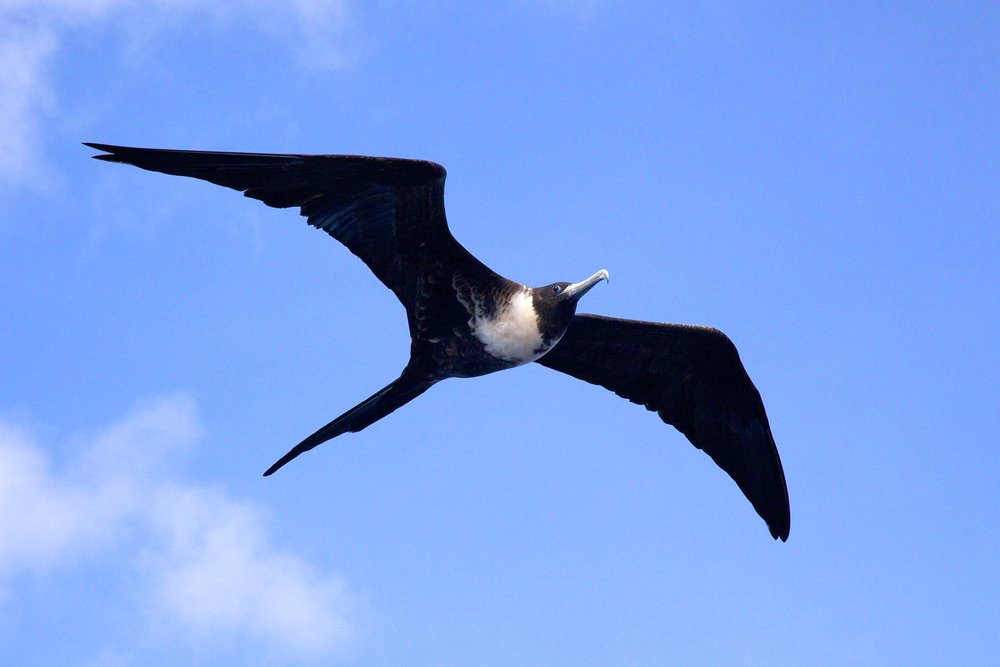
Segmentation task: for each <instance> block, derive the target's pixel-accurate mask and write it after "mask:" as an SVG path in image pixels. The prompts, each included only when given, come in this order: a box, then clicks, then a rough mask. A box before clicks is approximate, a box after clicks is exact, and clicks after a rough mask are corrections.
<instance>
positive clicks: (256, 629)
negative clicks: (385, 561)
mask: <svg viewBox="0 0 1000 667" xmlns="http://www.w3.org/2000/svg"><path fill="white" fill-rule="evenodd" d="M198 432H199V426H198V420H197V416H196V413H195V408H194V405H193V403H192V401H191V400H190V399H188V398H186V397H184V396H174V397H169V398H161V399H158V400H155V401H151V402H148V403H145V404H143V405H141V406H139V407H138V408H136V409H135V410H134V411H132V412H131V413H130V414H129V415H127V416H126V417H125V418H123V419H122V420H120V421H118V422H117V423H115V424H113V425H112V426H111V427H109V428H107V429H105V430H104V431H102V432H101V433H99V434H97V435H96V436H93V437H90V438H87V439H85V440H83V441H80V442H78V443H77V446H76V447H75V448H74V449H76V450H77V454H76V455H75V456H73V457H72V461H71V462H70V463H69V464H68V465H66V466H62V467H57V466H55V465H53V463H52V461H51V460H50V458H49V457H48V456H47V454H46V452H47V451H48V450H47V449H46V448H43V447H41V446H39V444H38V443H37V442H35V440H34V439H33V438H32V437H31V435H30V434H29V433H28V432H27V431H26V430H25V429H23V428H20V427H18V426H16V425H13V424H10V423H6V422H2V421H0V470H3V471H4V474H3V475H2V476H0V589H6V590H5V593H6V595H5V596H4V597H5V598H6V601H7V605H6V606H7V607H8V609H7V610H6V611H5V613H6V614H10V613H14V612H13V611H12V610H13V609H16V606H15V605H13V604H10V603H11V602H12V600H16V596H17V590H18V586H17V580H18V578H19V577H24V576H31V575H32V574H52V573H59V572H71V571H73V570H74V569H77V568H85V567H87V566H88V565H87V564H88V563H91V562H93V560H94V559H98V560H103V561H105V562H114V563H115V569H116V570H117V569H119V568H120V569H121V570H122V571H123V572H124V573H126V574H123V576H128V577H130V578H133V580H134V579H136V578H137V579H138V580H139V581H141V582H143V583H141V584H140V585H139V586H138V588H139V589H141V590H143V591H145V592H144V593H143V599H141V600H139V601H138V604H139V605H140V606H141V607H142V609H144V610H147V611H144V612H143V613H150V614H153V615H154V616H155V618H154V619H151V621H152V624H153V625H154V626H156V627H158V628H161V629H162V628H174V629H175V630H176V631H177V635H178V636H181V637H186V638H187V641H188V642H189V643H191V644H192V645H205V644H206V643H207V644H209V645H211V644H212V643H216V644H218V643H220V642H223V643H224V642H230V641H240V642H241V643H257V644H259V645H260V647H261V648H262V649H272V650H278V651H281V652H282V653H283V654H286V655H287V654H289V653H290V654H292V655H295V656H298V657H299V658H305V657H310V656H312V657H317V656H322V655H325V654H327V653H328V652H329V651H331V650H334V649H338V648H342V647H343V646H344V645H345V644H346V643H348V642H349V640H350V638H351V634H352V625H351V617H352V616H351V596H350V594H349V592H348V591H347V589H346V586H345V584H344V582H343V581H342V579H341V578H340V577H339V576H338V575H336V574H333V573H329V572H324V571H322V570H320V569H319V568H317V567H316V566H314V565H312V564H310V563H309V562H307V561H305V560H303V559H302V558H300V557H298V556H296V555H295V554H293V553H291V552H290V551H288V550H285V549H282V548H281V547H280V546H278V545H276V544H275V543H274V541H273V539H272V538H271V536H270V535H269V531H268V523H267V514H266V512H264V511H262V509H261V508H260V507H258V506H256V505H255V504H253V503H251V502H248V501H245V500H240V499H236V498H233V497H231V496H230V495H228V494H227V493H225V492H224V491H222V490H220V489H215V488H208V487H203V486H199V485H193V484H185V483H182V482H179V481H177V480H176V476H175V475H172V474H171V470H172V469H173V468H174V467H175V465H176V464H177V461H178V459H179V458H181V457H180V456H179V453H180V452H182V451H183V450H185V449H186V448H189V447H191V446H192V445H193V444H194V443H195V442H196V440H197V438H198ZM135 603H136V602H135V601H132V602H128V601H123V602H122V604H123V605H127V604H135ZM126 639H127V638H113V637H112V638H108V641H109V643H111V644H114V643H115V642H116V641H125V640H126ZM109 650H111V649H109Z"/></svg>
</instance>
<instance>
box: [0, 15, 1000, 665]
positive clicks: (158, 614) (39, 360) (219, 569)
mask: <svg viewBox="0 0 1000 667" xmlns="http://www.w3.org/2000/svg"><path fill="white" fill-rule="evenodd" d="M998 34H1000V10H998V5H997V4H996V3H994V2H978V3H977V2H963V3H929V2H926V3H925V2H904V3H868V2H843V3H799V2H776V3H766V5H762V4H759V3H738V2H724V1H721V0H720V1H715V2H697V3H689V2H676V3H654V2H649V3H641V2H620V3H619V2H602V1H601V0H580V1H573V0H549V1H538V2H529V1H527V0H525V1H523V2H516V1H515V2H502V3H501V2H497V3H483V4H477V3H462V2H418V1H415V0H414V1H403V0H399V1H388V0H385V1H376V2H361V1H360V0H327V1H325V2H322V1H321V2H307V1H305V0H290V1H288V2H281V1H279V0H256V1H254V2H245V3H244V2H217V3H206V2H202V1H200V0H158V1H157V2H152V3H141V2H133V1H129V0H89V1H88V0H0V258H2V261H0V317H2V324H0V663H2V664H4V665H28V664H31V665H84V666H90V667H96V666H98V665H102V666H103V665H140V664H141V665H175V664H206V665H207V664H213V665H217V664H232V665H293V664H344V665H387V666H388V665H402V664H405V665H517V664H566V665H613V664H628V665H664V664H705V665H724V664H759V665H765V664H766V665H775V664H782V665H843V664H862V665H885V664H901V665H902V664H905V665H912V664H964V665H985V664H992V663H993V661H995V660H996V656H997V655H998V654H1000V509H998V502H1000V448H998V435H997V434H998V432H1000V398H998V397H1000V355H998V353H997V349H996V345H997V340H998V338H1000V298H998V293H1000V259H998V258H1000V201H998V193H1000V187H998V185H1000V160H998V155H1000V150H998V149H1000V146H998V143H1000V141H998V138H1000V127H998V125H1000V122H998V119H1000V94H998V82H1000V53H998V48H997V46H996V38H997V35H998ZM81 141H97V142H106V143H120V144H125V145H138V146H154V147H171V148H193V149H208V150H211V149H215V150H243V151H271V152H302V153H357V154H369V155H389V156H399V157H415V158H424V159H430V160H434V161H437V162H440V163H441V164H443V165H445V167H446V168H447V169H448V170H449V174H450V175H449V178H448V185H447V208H448V216H449V220H450V224H451V227H452V230H453V232H454V233H455V235H456V237H457V238H458V239H459V240H460V241H461V242H462V243H463V244H464V245H466V246H467V247H468V248H469V249H470V250H471V251H472V252H473V253H475V254H477V255H478V256H479V257H480V258H482V259H483V260H484V261H485V262H486V263H487V264H488V265H489V266H491V267H492V268H494V269H495V270H496V271H498V272H499V273H501V274H503V275H506V276H508V277H510V278H512V279H515V280H518V281H521V282H525V283H528V284H535V285H539V284H546V283H549V282H552V281H555V280H574V281H575V280H580V279H582V278H583V277H586V276H588V275H590V274H591V273H593V272H594V271H595V270H597V269H599V268H607V269H608V270H609V271H610V272H611V276H612V280H611V282H610V284H608V285H603V284H602V285H601V286H599V287H598V288H597V289H595V290H594V291H592V292H591V293H590V294H589V295H588V296H587V297H586V298H585V299H584V301H583V302H582V306H581V311H584V312H597V313H602V314H606V315H613V316H622V317H629V318H636V319H646V320H654V321H667V322H683V323H692V324H708V325H713V326H716V327H718V328H720V329H722V330H723V331H725V332H726V333H727V334H729V336H730V337H731V338H732V339H733V340H734V341H735V343H736V344H737V346H738V347H739V350H740V353H741V355H742V358H743V361H744V363H745V365H746V367H747V369H748V371H749V372H750V375H751V377H752V378H753V379H754V381H755V383H756V385H757V387H758V388H759V389H760V391H761V394H762V395H763V398H764V402H765V405H766V406H767V409H768V414H769V416H770V421H771V425H772V428H773V431H774V435H775V438H776V441H777V443H778V447H779V450H780V452H781V457H782V460H783V462H784V467H785V473H786V476H787V479H788V489H789V494H790V498H791V506H792V530H791V536H790V539H789V541H788V542H787V543H785V544H782V543H779V542H774V541H772V540H771V539H770V537H769V536H768V533H767V528H766V526H765V525H764V523H763V522H762V521H761V520H760V519H759V518H758V517H757V516H756V514H755V513H754V512H753V509H752V508H751V507H750V505H749V503H748V502H747V501H746V500H745V499H744V498H743V496H742V495H741V494H740V492H739V490H738V489H737V488H736V486H735V485H734V484H733V483H732V482H731V480H729V478H728V477H727V476H726V475H725V474H724V473H722V471H720V470H719V469H717V468H716V467H715V466H714V464H712V462H711V460H710V459H708V458H707V457H706V456H705V455H704V454H703V453H701V452H698V451H697V450H695V449H694V448H693V447H691V446H690V445H689V444H688V443H687V441H686V440H684V438H683V437H682V436H680V434H678V433H677V432H676V431H674V430H673V429H672V428H670V427H667V426H665V425H664V424H662V423H661V422H660V421H659V420H658V419H656V418H655V416H654V415H651V414H649V413H647V412H646V411H644V410H642V409H640V408H638V407H637V406H634V405H631V404H629V403H627V402H625V401H622V400H621V399H618V398H616V397H615V396H614V395H613V394H611V393H610V392H607V391H604V390H602V389H600V388H597V387H593V386H590V385H587V384H585V383H582V382H578V381H574V380H572V379H570V378H569V377H567V376H564V375H561V374H558V373H553V372H551V371H549V370H547V369H545V368H542V367H540V366H537V365H529V366H528V367H524V368H519V369H515V370H513V371H509V372H505V373H500V374H496V375H493V376H488V377H484V378H478V379H475V380H452V381H449V382H446V383H442V384H440V385H437V386H435V387H434V388H433V389H432V390H431V391H429V392H428V393H427V394H425V395H423V396H421V397H420V399H419V400H418V401H416V402H414V403H412V404H410V405H407V406H406V407H405V408H404V409H401V410H400V411H398V412H397V413H394V414H393V415H392V416H391V417H389V418H387V419H385V420H384V421H382V422H379V423H378V424H376V425H375V426H373V427H371V428H370V429H368V430H366V431H364V432H363V433H360V434H355V435H348V436H344V437H343V438H341V439H338V440H337V441H335V442H332V443H329V444H327V445H325V446H323V447H321V448H319V449H316V450H314V451H312V452H310V453H309V454H308V455H306V456H303V457H302V458H300V459H298V460H296V461H295V462H294V464H292V465H290V466H288V467H287V468H285V469H283V470H282V471H281V472H280V474H277V475H275V476H274V477H272V478H268V479H264V478H262V477H261V473H262V471H263V470H264V469H265V468H266V467H267V466H268V465H270V464H271V463H272V462H273V461H274V460H275V459H276V458H277V457H278V456H280V455H281V454H283V453H284V452H285V451H286V450H287V449H288V448H289V447H290V446H291V445H293V444H295V443H296V442H298V441H299V440H300V439H301V438H302V437H304V436H305V435H308V434H309V433H311V432H312V431H313V430H314V429H316V428H318V427H319V426H321V425H322V424H324V423H326V422H327V421H328V420H330V419H332V418H333V417H335V416H336V415H337V414H339V413H340V412H342V411H343V410H345V409H347V408H349V407H351V406H352V405H354V404H355V403H357V402H358V401H360V400H361V399H363V398H364V397H366V396H368V395H369V394H371V393H372V392H374V391H375V390H377V389H378V388H380V387H382V386H383V385H385V384H386V383H387V382H389V381H390V380H391V379H393V378H395V377H396V375H397V374H398V372H399V370H400V369H401V368H402V366H403V365H404V363H405V361H406V356H407V351H408V347H407V345H408V340H407V336H406V326H405V324H404V322H405V320H404V317H403V312H402V310H401V309H400V308H399V305H398V303H397V302H396V300H395V299H394V297H393V296H392V294H391V293H390V292H389V291H388V290H386V289H385V288H384V287H382V286H381V285H380V284H379V283H378V282H377V281H376V280H375V279H374V277H372V276H371V274H370V273H369V272H368V270H367V269H366V268H365V267H364V265H362V264H361V263H360V262H359V261H357V259H356V258H354V257H353V256H352V255H351V254H350V253H348V252H347V251H346V250H345V249H344V248H343V247H341V246H340V245H339V244H337V243H336V242H335V241H333V240H332V239H330V238H329V237H327V236H326V235H325V234H322V233H319V232H317V231H316V230H313V229H310V228H309V227H308V226H307V225H306V224H305V223H304V221H303V220H302V219H301V218H299V217H298V216H297V215H296V213H295V212H294V211H279V210H272V209H268V208H267V207H264V206H262V205H260V204H259V203H257V202H253V201H249V200H246V199H243V198H241V197H240V196H239V195H238V194H237V193H234V192H232V191H228V190H225V189H222V188H218V187H214V186H211V185H209V184H206V183H202V182H198V181H194V180H190V179H182V178H175V177H169V176H165V175H160V174H153V173H149V172H143V171H141V170H138V169H131V168H126V167H124V166H120V165H113V164H104V163H99V162H96V161H94V160H91V159H90V158H89V156H90V155H92V154H93V151H91V150H89V149H87V148H85V147H83V146H81V145H80V142H81Z"/></svg>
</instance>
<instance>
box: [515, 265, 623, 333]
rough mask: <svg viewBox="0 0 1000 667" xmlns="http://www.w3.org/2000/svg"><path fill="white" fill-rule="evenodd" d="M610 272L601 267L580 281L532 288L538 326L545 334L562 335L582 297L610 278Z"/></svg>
mask: <svg viewBox="0 0 1000 667" xmlns="http://www.w3.org/2000/svg"><path fill="white" fill-rule="evenodd" d="M610 277H611V276H610V274H609V273H608V272H607V271H605V270H604V269H601V270H600V271H598V272H597V273H595V274H594V275H592V276H590V277H589V278H587V279H586V280H581V281H580V282H578V283H552V284H551V285H546V286H545V287H535V288H533V289H532V290H531V292H532V302H533V305H534V307H535V312H536V313H537V314H538V326H539V328H540V329H541V330H542V332H543V333H545V334H554V335H555V336H562V335H563V333H564V332H565V331H566V327H568V326H569V322H570V320H572V319H573V315H575V314H576V304H577V302H579V301H580V297H582V296H583V295H584V294H586V293H587V292H589V291H590V290H591V289H592V288H593V287H594V285H596V284H597V283H599V282H601V281H602V280H609V279H610Z"/></svg>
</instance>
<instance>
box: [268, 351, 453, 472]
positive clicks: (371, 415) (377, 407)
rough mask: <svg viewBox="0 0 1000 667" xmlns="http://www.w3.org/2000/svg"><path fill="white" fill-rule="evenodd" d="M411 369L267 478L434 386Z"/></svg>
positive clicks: (311, 438)
mask: <svg viewBox="0 0 1000 667" xmlns="http://www.w3.org/2000/svg"><path fill="white" fill-rule="evenodd" d="M409 370H410V369H409V368H407V369H406V370H404V371H403V374H402V375H400V376H399V378H398V379H396V380H394V381H393V382H392V383H391V384H390V385H389V386H387V387H384V388H383V389H381V390H380V391H378V392H376V393H375V394H373V395H372V396H370V397H368V398H367V399H365V400H364V401H362V402H361V403H359V404H358V405H356V406H354V407H353V408H351V409H350V410H348V411H347V412H345V413H344V414H342V415H340V416H339V417H337V418H336V419H334V420H333V421H332V422H330V423H329V424H327V425H326V426H324V427H323V428H321V429H320V430H318V431H316V432H315V433H313V434H312V435H310V436H309V437H308V438H306V439H305V440H303V441H302V442H300V443H299V444H297V445H295V446H294V447H292V449H291V450H290V451H289V452H288V453H287V454H285V455H284V456H282V457H281V458H280V459H278V460H277V461H275V463H274V465H272V466H271V467H270V468H268V469H267V471H266V472H265V473H264V477H267V476H268V475H272V474H274V473H275V472H277V470H278V469H279V468H281V467H282V466H283V465H285V464H286V463H288V462H289V461H291V460H292V459H294V458H295V457H296V456H298V455H299V454H301V453H303V452H308V451H309V450H310V449H312V448H313V447H315V446H317V445H321V444H323V443H324V442H326V441H327V440H330V439H331V438H336V437H337V436H338V435H341V434H343V433H347V432H351V433H357V432H358V431H360V430H361V429H363V428H365V427H367V426H371V425H372V424H374V423H375V422H377V421H378V420H379V419H382V417H385V416H386V415H388V414H389V413H390V412H392V411H393V410H395V409H396V408H399V407H401V406H403V405H405V404H406V403H409V402H410V401H412V400H413V399H415V398H416V397H417V396H419V395H420V394H422V393H424V392H425V391H427V390H428V389H429V388H430V386H431V385H432V384H434V381H433V380H428V379H426V377H420V378H417V377H415V374H413V373H409V372H408V371H409Z"/></svg>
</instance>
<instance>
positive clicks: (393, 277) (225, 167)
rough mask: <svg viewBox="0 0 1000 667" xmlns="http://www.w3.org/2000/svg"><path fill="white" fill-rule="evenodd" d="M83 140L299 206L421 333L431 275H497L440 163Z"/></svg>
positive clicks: (148, 164)
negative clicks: (462, 227) (469, 243)
mask: <svg viewBox="0 0 1000 667" xmlns="http://www.w3.org/2000/svg"><path fill="white" fill-rule="evenodd" d="M86 145H87V146H90V147H92V148H95V149H97V150H100V151H104V153H105V154H103V155H95V156H94V157H96V158H97V159H98V160H106V161H108V162H122V163H125V164H131V165H134V166H136V167H140V168H142V169H148V170H150V171H158V172H162V173H165V174H172V175H176V176H189V177H192V178H198V179H201V180H205V181H208V182H210V183H215V184H216V185H222V186H224V187H227V188H232V189H234V190H239V191H241V192H243V194H244V195H245V196H247V197H250V198H253V199H257V200H259V201H262V202H263V203H265V204H267V205H268V206H273V207H277V208H288V207H298V208H299V210H300V213H301V214H302V215H303V216H305V217H306V219H307V220H308V222H309V224H310V225H312V226H313V227H316V228H317V229H321V230H323V231H325V232H326V233H327V234H329V235H330V236H332V237H333V238H335V239H337V240H338V241H340V242H341V243H343V244H344V245H345V246H347V248H348V249H349V250H350V251H351V252H352V253H354V254H355V255H356V256H358V257H359V258H360V259H361V260H362V261H363V262H364V263H365V264H366V265H367V266H368V268H369V269H371V271H372V273H374V274H375V276H376V277H377V278H378V279H379V280H381V281H382V283H383V284H384V285H385V286H386V287H388V288H389V289H390V290H392V291H393V293H394V294H395V295H396V297H397V298H398V299H399V300H400V302H401V303H402V304H403V306H404V307H405V308H406V311H407V319H408V321H409V324H410V332H411V334H412V335H414V336H415V337H417V336H419V335H420V332H421V327H420V322H419V316H418V314H417V313H416V309H415V304H416V303H417V301H418V300H426V299H427V295H426V294H423V292H421V291H420V286H421V285H422V284H423V282H424V280H425V279H426V278H427V276H428V274H429V273H439V274H447V273H449V272H451V271H460V272H461V273H463V274H464V275H466V276H470V277H474V278H475V279H477V280H479V281H484V282H485V281H491V280H498V279H499V277H498V276H496V274H495V273H493V272H492V271H491V270H490V269H489V268H487V267H486V266H485V265H483V264H482V263H481V262H480V261H479V260H477V259H476V258H475V257H474V256H473V255H472V254H471V253H469V252H468V251H467V250H466V249H465V248H464V247H462V245H461V244H459V243H458V241H456V240H455V238H454V237H453V236H452V235H451V232H450V231H449V229H448V223H447V220H446V218H445V212H444V181H445V176H446V172H445V170H444V167H442V166H441V165H439V164H435V163H433V162H427V161H423V160H407V159H399V158H384V157H368V156H360V155H296V154H274V153H231V152H215V151H185V150H167V149H153V148H131V147H125V146H112V145H108V144H96V143H88V144H86ZM424 291H426V290H424ZM446 305H447V304H446ZM450 307H453V308H457V307H458V306H457V304H456V305H454V306H450Z"/></svg>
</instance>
